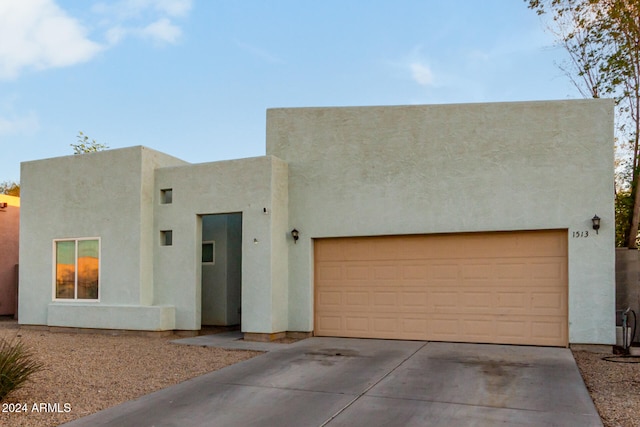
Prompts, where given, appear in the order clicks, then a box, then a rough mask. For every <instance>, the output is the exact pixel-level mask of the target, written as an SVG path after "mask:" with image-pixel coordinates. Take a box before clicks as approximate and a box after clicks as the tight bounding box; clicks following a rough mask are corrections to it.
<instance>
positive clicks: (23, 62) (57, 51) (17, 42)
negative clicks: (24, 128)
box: [0, 0, 103, 125]
mask: <svg viewBox="0 0 640 427" xmlns="http://www.w3.org/2000/svg"><path fill="white" fill-rule="evenodd" d="M86 33H87V31H86V29H85V28H84V27H83V26H82V25H81V24H80V23H79V22H78V21H77V20H75V19H73V18H72V17H70V16H68V15H67V14H66V13H65V12H64V11H63V10H62V9H60V8H59V7H58V6H57V5H56V3H55V2H54V1H53V0H20V1H6V0H3V1H0V79H10V78H15V77H17V76H18V75H19V74H20V72H21V71H22V70H23V69H25V68H36V69H46V68H54V67H65V66H70V65H74V64H77V63H81V62H86V61H89V60H90V59H91V58H93V57H94V56H95V55H96V54H97V53H98V52H100V51H101V50H102V49H103V46H101V45H100V44H98V43H95V42H93V41H91V40H90V39H89V38H88V37H87V35H86ZM5 122H6V120H5ZM5 125H6V123H5Z"/></svg>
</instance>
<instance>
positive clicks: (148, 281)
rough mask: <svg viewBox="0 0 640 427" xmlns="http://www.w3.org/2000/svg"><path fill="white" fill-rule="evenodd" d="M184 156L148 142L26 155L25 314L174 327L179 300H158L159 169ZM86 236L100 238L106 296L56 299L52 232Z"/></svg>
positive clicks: (75, 322) (85, 323) (80, 323)
mask: <svg viewBox="0 0 640 427" xmlns="http://www.w3.org/2000/svg"><path fill="white" fill-rule="evenodd" d="M184 163H185V162H183V161H181V160H178V159H176V158H174V157H171V156H168V155H165V154H162V153H159V152H156V151H154V150H150V149H148V148H145V147H131V148H125V149H118V150H109V151H104V152H99V153H90V154H82V155H77V156H66V157H59V158H54V159H45V160H37V161H32V162H25V163H22V165H21V193H22V211H21V224H20V231H21V233H20V254H21V255H20V256H21V259H22V262H21V263H20V297H19V307H20V308H19V310H20V317H19V322H20V323H21V324H37V325H47V324H48V325H51V326H73V327H93V328H123V329H152V330H154V329H173V327H174V318H173V307H171V306H170V305H167V306H160V305H158V306H155V307H151V304H152V302H153V244H154V243H155V242H154V240H153V234H152V229H153V198H154V191H153V189H154V187H153V184H154V183H153V171H154V169H156V168H158V167H160V166H168V165H178V164H184ZM84 237H99V238H100V242H101V258H100V289H99V292H100V301H99V302H82V303H80V302H75V301H72V300H69V301H55V302H54V301H53V275H54V265H53V264H54V260H53V240H54V239H64V238H84ZM132 307H140V309H139V310H138V311H137V313H138V314H137V315H135V313H136V310H132V309H131V308H132ZM145 319H147V320H145ZM124 325H127V326H128V327H123V326H124Z"/></svg>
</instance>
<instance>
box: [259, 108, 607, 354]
mask: <svg viewBox="0 0 640 427" xmlns="http://www.w3.org/2000/svg"><path fill="white" fill-rule="evenodd" d="M267 154H268V155H274V156H277V157H279V158H281V159H283V160H284V161H285V162H287V164H288V170H289V224H290V226H291V227H296V228H297V229H298V230H299V231H300V236H301V237H300V240H299V241H298V243H297V244H296V245H289V291H288V305H289V310H288V312H289V324H288V329H289V330H298V331H310V330H313V252H312V248H313V245H312V239H313V238H320V237H338V236H373V235H393V234H428V233H456V232H473V231H498V230H505V231H506V230H537V229H568V232H569V233H568V234H569V341H570V342H571V343H600V344H611V343H614V342H615V331H614V307H615V302H614V295H615V290H614V213H613V191H612V188H613V101H611V100H574V101H549V102H521V103H493V104H461V105H435V106H398V107H353V108H352V107H348V108H300V109H272V110H268V112H267ZM594 214H597V215H598V216H600V217H601V218H602V228H601V229H600V230H599V233H598V234H596V233H595V232H594V231H593V230H592V229H591V217H593V215H594ZM586 231H588V232H589V233H588V237H575V238H574V237H573V235H574V233H578V234H576V235H577V236H580V235H582V236H583V235H584V232H586Z"/></svg>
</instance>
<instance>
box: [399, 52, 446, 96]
mask: <svg viewBox="0 0 640 427" xmlns="http://www.w3.org/2000/svg"><path fill="white" fill-rule="evenodd" d="M399 65H400V68H401V69H402V71H403V74H404V75H405V76H407V75H408V76H409V77H410V78H411V80H413V81H414V82H415V83H417V84H419V85H420V86H424V87H431V86H436V85H437V83H438V79H437V77H436V74H435V73H434V71H433V66H432V65H431V64H430V61H429V60H428V59H427V58H426V56H425V55H424V54H423V53H422V47H421V46H416V47H414V48H413V49H411V51H410V52H409V53H408V54H407V55H405V58H404V59H403V60H401V61H400V64H399Z"/></svg>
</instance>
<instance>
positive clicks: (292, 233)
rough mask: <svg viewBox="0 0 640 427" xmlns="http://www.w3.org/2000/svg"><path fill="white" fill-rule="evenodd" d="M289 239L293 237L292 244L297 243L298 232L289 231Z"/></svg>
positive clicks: (294, 230)
mask: <svg viewBox="0 0 640 427" xmlns="http://www.w3.org/2000/svg"><path fill="white" fill-rule="evenodd" d="M291 237H293V243H298V239H299V238H300V232H299V231H298V230H296V229H295V228H294V229H293V230H291Z"/></svg>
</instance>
